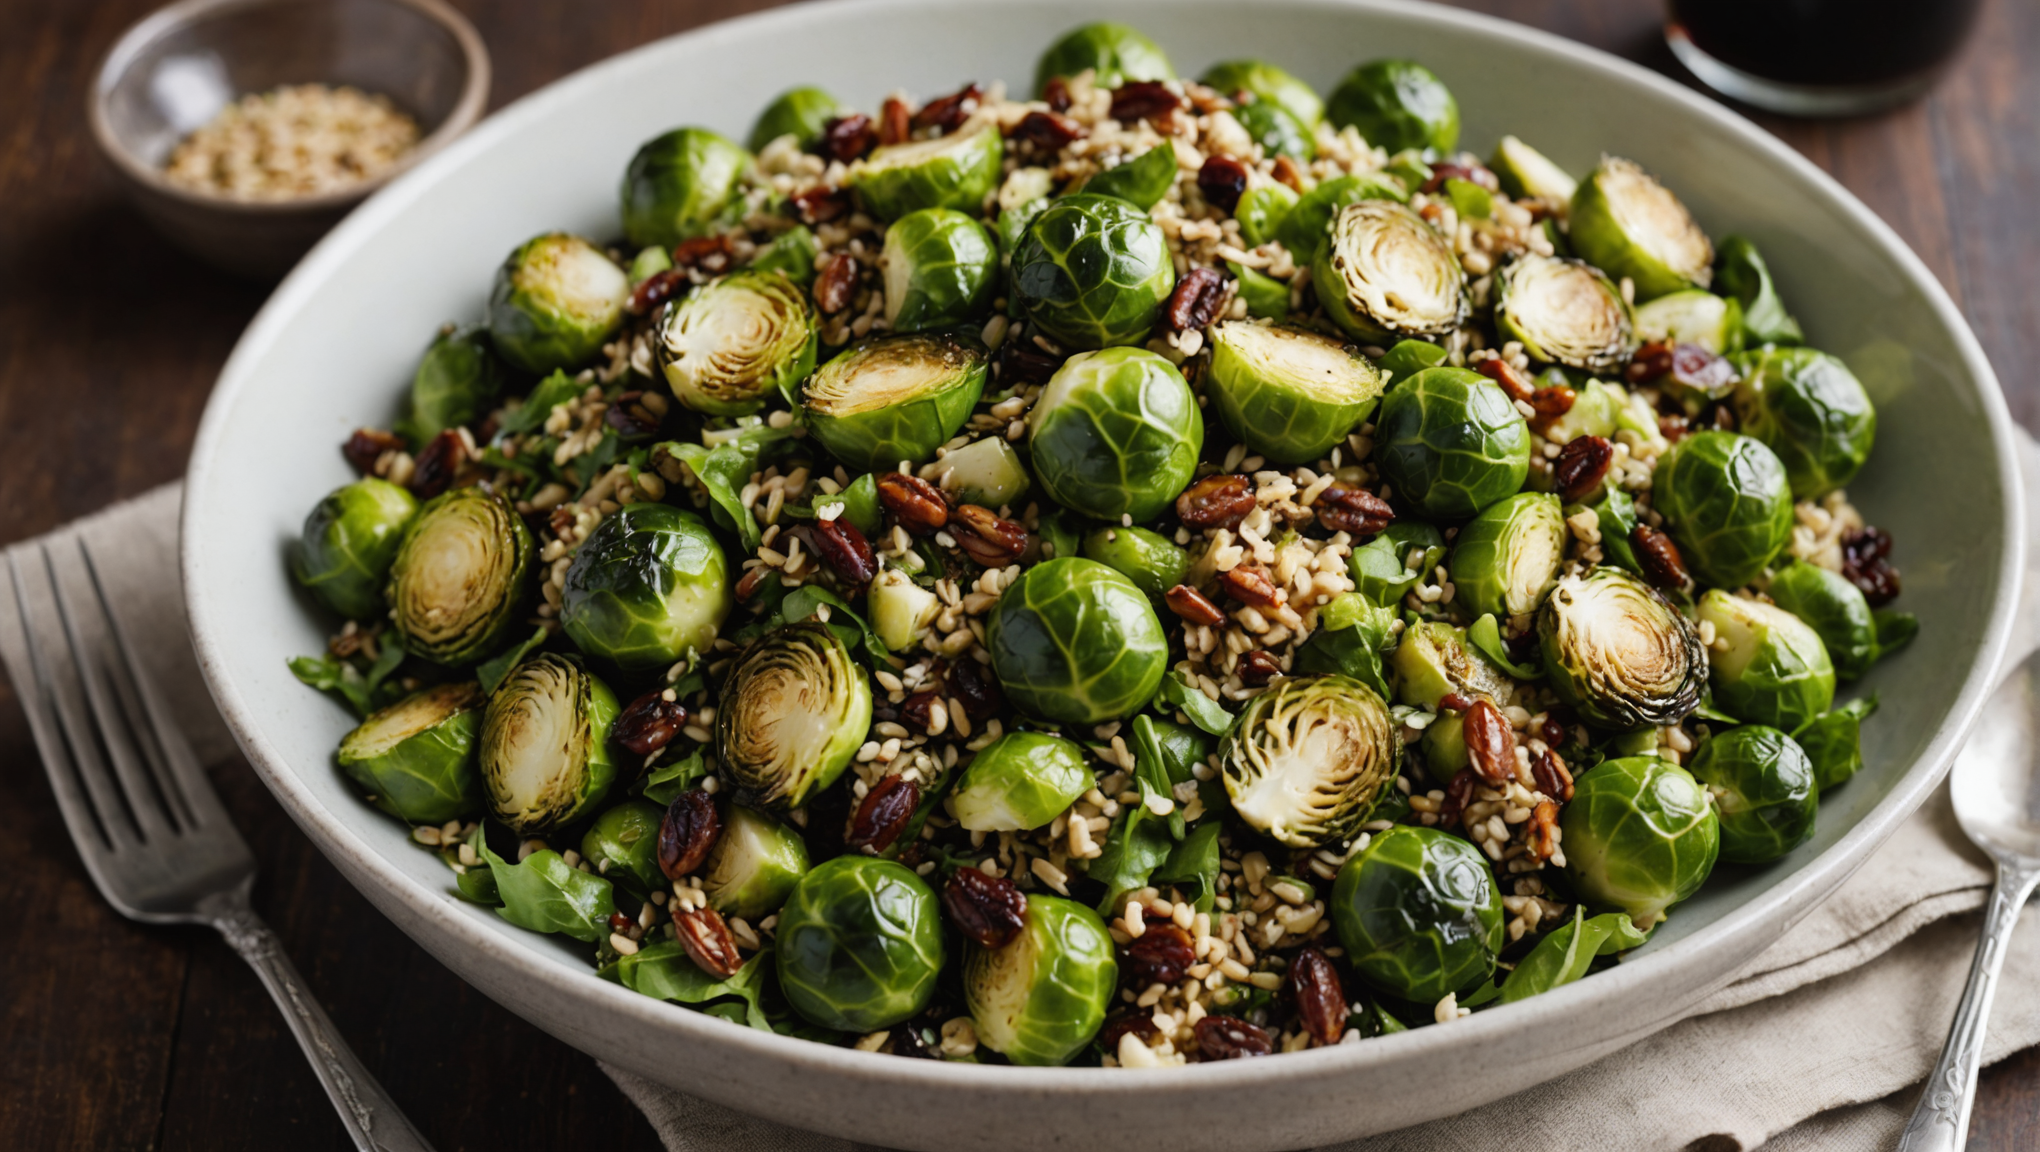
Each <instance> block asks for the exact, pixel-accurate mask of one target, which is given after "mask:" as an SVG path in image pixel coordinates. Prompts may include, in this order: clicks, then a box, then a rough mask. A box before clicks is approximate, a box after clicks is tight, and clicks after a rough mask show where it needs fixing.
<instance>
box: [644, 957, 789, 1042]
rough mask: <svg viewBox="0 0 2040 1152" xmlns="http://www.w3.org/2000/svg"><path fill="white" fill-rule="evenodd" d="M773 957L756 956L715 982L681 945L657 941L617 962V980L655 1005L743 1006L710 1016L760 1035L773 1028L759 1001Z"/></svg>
mask: <svg viewBox="0 0 2040 1152" xmlns="http://www.w3.org/2000/svg"><path fill="white" fill-rule="evenodd" d="M771 957H772V953H771V951H770V950H769V949H768V950H766V951H762V952H759V953H758V954H756V955H754V956H752V957H751V958H750V959H749V960H746V961H744V966H743V967H741V968H739V969H737V972H736V975H734V976H731V977H730V978H729V979H727V980H718V979H716V978H715V977H713V976H711V975H709V974H708V973H706V972H704V971H702V970H701V967H700V966H699V965H697V964H696V963H695V962H694V961H693V960H690V959H688V956H687V950H686V949H685V948H683V947H681V945H680V942H679V941H677V940H661V941H659V942H658V943H656V944H649V945H646V946H645V947H643V948H640V949H638V950H637V953H636V954H635V955H631V956H619V957H617V960H616V964H615V976H616V979H617V981H618V982H619V983H621V984H622V985H623V986H624V987H625V988H628V989H630V990H631V991H633V992H636V993H638V994H639V995H642V996H650V997H651V998H652V999H654V1000H671V1001H673V1002H674V1003H677V1004H709V1003H710V1002H712V1001H716V1000H737V1001H741V1002H742V1011H741V1013H737V1014H731V1015H726V1014H724V1013H722V1012H713V1013H711V1015H717V1016H723V1018H724V1019H726V1020H731V1021H732V1022H734V1023H739V1024H747V1025H749V1026H750V1027H752V1028H756V1029H758V1030H759V1031H761V1032H770V1031H772V1023H771V1021H769V1020H767V1019H766V1018H765V1007H764V1004H763V1002H762V999H761V997H762V994H763V992H764V988H765V973H766V970H767V969H768V968H769V967H770V966H771V965H770V961H771ZM732 1007H734V1005H732Z"/></svg>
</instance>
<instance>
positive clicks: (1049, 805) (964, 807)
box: [950, 732, 1096, 832]
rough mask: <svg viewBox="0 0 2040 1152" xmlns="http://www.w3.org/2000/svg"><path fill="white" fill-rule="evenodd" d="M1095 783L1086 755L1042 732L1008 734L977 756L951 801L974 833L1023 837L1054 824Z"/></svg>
mask: <svg viewBox="0 0 2040 1152" xmlns="http://www.w3.org/2000/svg"><path fill="white" fill-rule="evenodd" d="M1095 783H1096V780H1095V778H1094V777H1093V776H1092V774H1091V766H1090V764H1089V763H1088V762H1086V760H1085V759H1084V750H1083V748H1082V747H1080V746H1079V745H1077V744H1076V743H1075V742H1073V741H1069V740H1065V739H1063V738H1062V737H1060V736H1049V735H1046V734H1043V733H1040V732H1008V733H1006V734H1005V735H1004V736H1001V737H999V738H998V739H997V740H994V741H992V742H991V743H990V744H987V745H985V747H984V750H983V751H981V752H979V753H978V754H977V757H976V759H973V760H972V761H971V762H970V765H969V766H968V767H966V768H965V769H964V770H963V776H962V778H961V779H959V780H958V781H957V782H956V791H955V792H954V793H953V794H952V795H951V797H950V803H951V806H952V810H953V811H954V812H955V814H956V822H957V823H958V824H960V825H962V826H963V827H964V828H966V829H968V830H970V831H972V832H1025V831H1031V830H1033V829H1035V828H1039V827H1041V826H1042V825H1044V824H1047V823H1049V822H1050V821H1052V820H1054V819H1055V818H1056V817H1057V816H1058V815H1060V814H1061V813H1062V812H1063V810H1064V809H1066V808H1068V807H1069V806H1070V805H1071V804H1073V803H1075V802H1076V799H1077V797H1079V796H1082V795H1083V794H1084V793H1085V792H1088V791H1090V789H1091V787H1092V785H1093V784H1095Z"/></svg>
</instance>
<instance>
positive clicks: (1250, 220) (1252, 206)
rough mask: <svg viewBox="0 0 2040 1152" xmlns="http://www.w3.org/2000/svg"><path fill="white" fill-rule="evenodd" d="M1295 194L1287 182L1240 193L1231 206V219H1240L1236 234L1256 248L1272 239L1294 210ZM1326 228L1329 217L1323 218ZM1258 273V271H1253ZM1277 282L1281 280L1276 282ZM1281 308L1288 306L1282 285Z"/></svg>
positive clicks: (1287, 292)
mask: <svg viewBox="0 0 2040 1152" xmlns="http://www.w3.org/2000/svg"><path fill="white" fill-rule="evenodd" d="M1298 199H1299V198H1298V196H1297V195H1296V193H1295V192H1292V191H1290V189H1289V186H1288V185H1287V184H1263V185H1261V186H1260V187H1258V188H1249V189H1247V190H1246V191H1245V192H1244V193H1242V194H1241V195H1240V202H1239V203H1238V204H1235V205H1234V206H1233V219H1235V220H1238V221H1239V222H1240V236H1241V237H1242V238H1243V239H1245V240H1246V242H1247V243H1248V244H1250V245H1252V246H1253V247H1256V248H1258V247H1260V246H1261V245H1263V244H1266V243H1267V242H1268V241H1270V240H1273V239H1275V238H1276V237H1277V236H1278V235H1279V234H1280V232H1281V229H1282V225H1283V222H1284V221H1286V220H1288V219H1289V214H1290V212H1292V211H1294V210H1295V208H1296V205H1297V202H1298ZM1324 223H1325V224H1326V226H1327V227H1329V226H1330V224H1331V217H1330V216H1329V215H1328V216H1326V217H1325V220H1324ZM1256 275H1259V273H1256ZM1276 283H1277V284H1281V283H1282V282H1281V281H1279V280H1278V281H1276ZM1282 299H1283V307H1284V308H1285V309H1286V308H1287V307H1288V300H1289V288H1288V286H1287V285H1286V284H1285V285H1283V287H1282Z"/></svg>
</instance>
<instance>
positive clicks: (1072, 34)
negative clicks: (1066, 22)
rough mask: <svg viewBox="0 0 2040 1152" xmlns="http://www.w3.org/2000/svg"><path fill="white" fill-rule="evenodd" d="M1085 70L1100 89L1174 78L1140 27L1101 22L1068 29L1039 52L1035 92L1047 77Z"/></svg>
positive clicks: (1043, 88)
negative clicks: (1131, 81) (1091, 74)
mask: <svg viewBox="0 0 2040 1152" xmlns="http://www.w3.org/2000/svg"><path fill="white" fill-rule="evenodd" d="M1085 69H1089V70H1091V72H1093V73H1094V75H1093V76H1092V78H1091V82H1092V83H1093V84H1094V85H1096V86H1097V87H1100V88H1117V87H1119V86H1121V85H1123V84H1125V83H1126V82H1127V81H1129V80H1174V79H1175V78H1176V70H1175V69H1174V68H1172V67H1170V66H1169V58H1168V57H1167V56H1166V55H1164V54H1163V53H1162V50H1161V49H1160V48H1158V47H1156V46H1155V42H1154V41H1152V40H1150V39H1148V38H1147V37H1146V36H1145V35H1143V34H1142V33H1141V31H1140V30H1139V29H1137V28H1133V27H1129V26H1128V25H1125V24H1113V23H1110V22H1107V21H1100V22H1098V23H1096V24H1084V25H1080V26H1078V27H1075V28H1072V29H1070V30H1069V31H1067V32H1065V33H1063V34H1062V35H1061V36H1060V37H1059V38H1057V40H1056V42H1055V43H1053V44H1050V45H1049V46H1048V48H1047V49H1046V50H1045V51H1043V52H1042V54H1041V59H1040V61H1039V62H1037V63H1036V64H1035V65H1034V95H1035V96H1036V98H1039V97H1040V96H1041V95H1042V93H1043V92H1044V91H1046V90H1047V88H1048V82H1049V81H1050V80H1053V79H1055V78H1056V77H1058V76H1062V77H1069V76H1075V75H1076V74H1078V73H1079V72H1082V71H1084V70H1085Z"/></svg>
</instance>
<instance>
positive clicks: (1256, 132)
mask: <svg viewBox="0 0 2040 1152" xmlns="http://www.w3.org/2000/svg"><path fill="white" fill-rule="evenodd" d="M1232 117H1233V119H1234V120H1237V121H1239V125H1240V127H1242V128H1244V129H1246V130H1247V135H1248V136H1251V137H1253V139H1254V143H1256V144H1259V145H1260V146H1261V150H1262V152H1264V153H1265V154H1267V155H1269V156H1287V157H1289V158H1290V159H1292V160H1300V161H1302V162H1304V163H1306V164H1308V163H1309V162H1310V161H1312V160H1314V159H1316V158H1317V140H1316V139H1315V138H1314V137H1313V136H1312V135H1311V130H1310V127H1309V125H1306V124H1305V123H1304V122H1303V121H1301V120H1298V119H1297V118H1296V116H1295V114H1294V113H1292V112H1290V111H1289V109H1287V108H1285V107H1283V106H1282V105H1280V104H1276V103H1274V102H1272V101H1268V100H1253V101H1249V102H1248V103H1245V104H1242V105H1240V106H1239V107H1237V108H1234V109H1233V110H1232Z"/></svg>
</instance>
